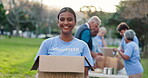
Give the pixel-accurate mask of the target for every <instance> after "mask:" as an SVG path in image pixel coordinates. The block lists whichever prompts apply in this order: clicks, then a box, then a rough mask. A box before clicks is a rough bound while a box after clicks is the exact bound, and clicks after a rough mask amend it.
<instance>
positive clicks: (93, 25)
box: [74, 16, 101, 58]
mask: <svg viewBox="0 0 148 78" xmlns="http://www.w3.org/2000/svg"><path fill="white" fill-rule="evenodd" d="M100 25H101V20H100V18H99V17H98V16H92V17H91V18H90V19H89V20H88V22H87V23H85V24H83V25H82V26H80V27H79V28H78V30H77V31H76V33H75V35H74V36H75V37H76V38H78V39H80V40H83V41H84V42H86V43H87V45H88V46H89V49H90V52H91V56H92V57H93V58H95V57H96V56H97V54H96V53H95V52H92V36H91V30H92V29H98V28H99V27H100Z"/></svg>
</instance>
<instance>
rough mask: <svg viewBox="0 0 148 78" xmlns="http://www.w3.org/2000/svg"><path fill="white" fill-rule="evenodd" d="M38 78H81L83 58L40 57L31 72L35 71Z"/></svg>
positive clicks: (82, 75) (82, 74)
mask: <svg viewBox="0 0 148 78" xmlns="http://www.w3.org/2000/svg"><path fill="white" fill-rule="evenodd" d="M37 68H38V78H83V77H84V57H83V56H48V55H41V56H39V57H38V58H37V60H36V61H35V63H34V65H33V67H32V69H31V70H37Z"/></svg>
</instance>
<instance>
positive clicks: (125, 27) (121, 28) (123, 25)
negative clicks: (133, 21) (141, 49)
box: [113, 22, 139, 52]
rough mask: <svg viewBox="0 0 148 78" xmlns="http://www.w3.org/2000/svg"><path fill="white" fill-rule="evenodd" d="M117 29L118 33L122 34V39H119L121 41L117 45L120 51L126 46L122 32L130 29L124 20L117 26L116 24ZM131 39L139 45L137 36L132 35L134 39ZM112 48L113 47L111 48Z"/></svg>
mask: <svg viewBox="0 0 148 78" xmlns="http://www.w3.org/2000/svg"><path fill="white" fill-rule="evenodd" d="M116 29H117V31H118V32H119V33H120V35H121V36H122V40H121V43H120V45H119V47H118V49H119V50H121V51H122V52H124V50H125V47H126V42H125V40H124V33H125V32H126V31H127V30H129V29H130V27H129V26H128V25H127V24H126V23H125V22H121V23H120V24H119V25H118V26H117V28H116ZM133 41H134V42H135V43H137V45H139V40H138V38H137V36H136V35H135V36H134V39H133ZM113 50H114V49H113Z"/></svg>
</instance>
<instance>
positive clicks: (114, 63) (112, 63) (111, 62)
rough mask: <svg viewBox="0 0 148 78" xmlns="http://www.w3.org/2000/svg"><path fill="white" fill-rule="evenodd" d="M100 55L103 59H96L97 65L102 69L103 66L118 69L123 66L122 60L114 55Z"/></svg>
mask: <svg viewBox="0 0 148 78" xmlns="http://www.w3.org/2000/svg"><path fill="white" fill-rule="evenodd" d="M102 57H103V60H96V63H97V66H98V68H100V69H103V68H104V67H109V68H115V69H117V70H120V69H122V68H123V67H124V65H123V63H122V61H121V60H119V59H118V58H116V57H108V56H102Z"/></svg>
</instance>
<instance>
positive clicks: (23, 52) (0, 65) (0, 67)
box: [0, 37, 43, 78]
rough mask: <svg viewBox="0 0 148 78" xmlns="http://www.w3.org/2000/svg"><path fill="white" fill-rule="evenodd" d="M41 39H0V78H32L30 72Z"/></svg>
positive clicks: (32, 74)
mask: <svg viewBox="0 0 148 78" xmlns="http://www.w3.org/2000/svg"><path fill="white" fill-rule="evenodd" d="M42 40H43V39H27V38H16V37H12V38H11V39H8V38H4V39H0V78H34V75H35V73H36V72H37V71H30V68H31V66H32V64H33V63H34V61H33V59H34V57H35V55H36V53H37V51H38V48H39V46H40V44H41V42H42Z"/></svg>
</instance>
